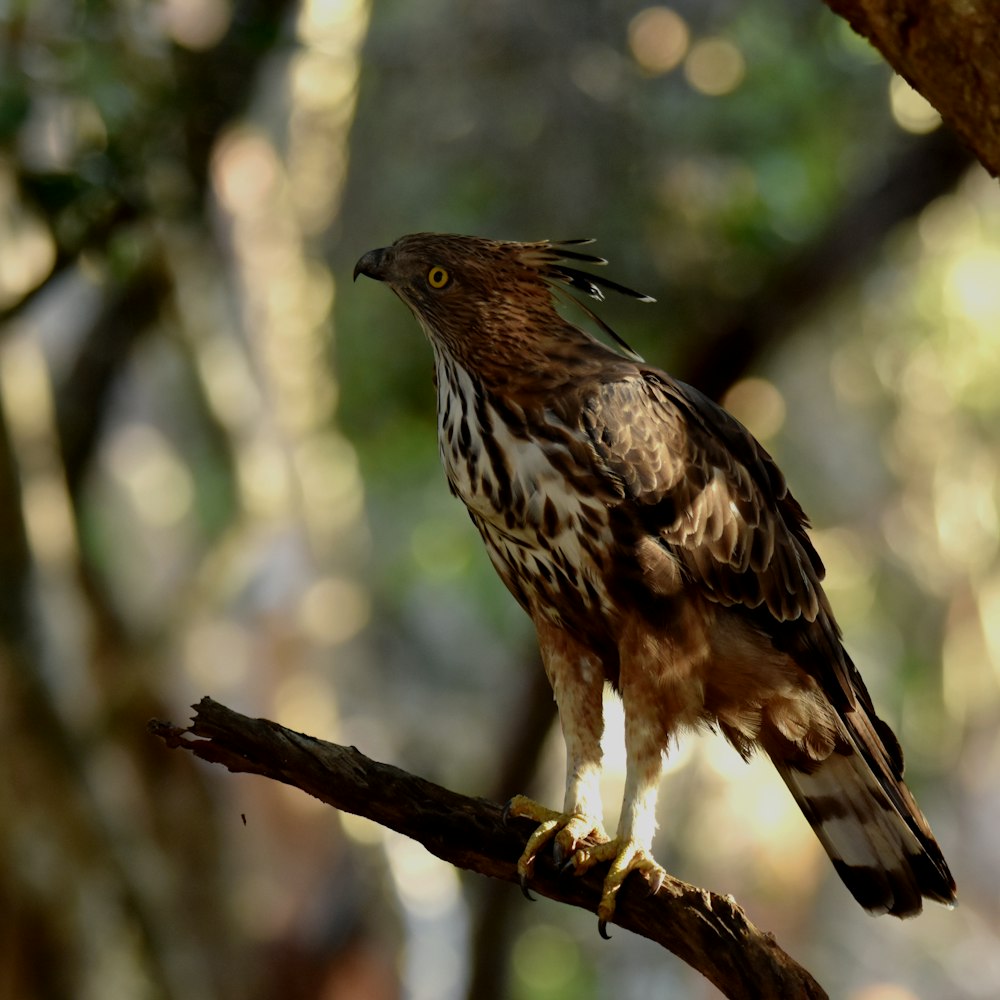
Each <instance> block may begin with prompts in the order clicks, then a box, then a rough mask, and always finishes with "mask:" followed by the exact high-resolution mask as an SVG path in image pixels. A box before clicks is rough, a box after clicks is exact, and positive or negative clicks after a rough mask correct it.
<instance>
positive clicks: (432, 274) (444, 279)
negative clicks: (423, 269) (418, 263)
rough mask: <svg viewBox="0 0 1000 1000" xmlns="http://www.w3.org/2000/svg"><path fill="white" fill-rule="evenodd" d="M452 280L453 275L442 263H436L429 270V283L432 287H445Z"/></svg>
mask: <svg viewBox="0 0 1000 1000" xmlns="http://www.w3.org/2000/svg"><path fill="white" fill-rule="evenodd" d="M449 281H451V275H450V274H449V273H448V272H447V271H446V270H445V269H444V268H443V267H441V265H440V264H435V265H434V266H433V267H432V268H431V269H430V270H429V271H428V272H427V284H428V285H430V286H431V288H444V286H445V285H447V284H448V282H449Z"/></svg>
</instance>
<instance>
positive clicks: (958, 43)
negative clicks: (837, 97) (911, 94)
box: [826, 0, 1000, 176]
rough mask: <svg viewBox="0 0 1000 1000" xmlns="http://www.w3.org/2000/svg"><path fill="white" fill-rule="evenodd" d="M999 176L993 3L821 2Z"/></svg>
mask: <svg viewBox="0 0 1000 1000" xmlns="http://www.w3.org/2000/svg"><path fill="white" fill-rule="evenodd" d="M826 4H827V6H828V7H830V9H831V10H833V11H835V12H836V13H838V14H839V15H840V16H841V17H843V18H844V19H845V20H846V21H847V22H848V23H849V24H850V25H851V27H852V28H853V29H854V30H855V31H856V32H857V33H858V34H859V35H863V36H864V37H865V38H867V39H868V41H870V42H871V43H872V45H874V46H875V47H876V48H877V49H878V50H879V51H880V52H881V53H882V55H883V56H884V57H885V59H886V62H888V63H889V65H890V66H892V68H893V69H894V70H895V71H896V72H897V73H899V75H900V76H902V77H903V78H904V79H906V80H908V81H909V83H910V84H911V85H912V86H913V87H914V88H915V89H916V90H918V91H919V92H920V93H921V94H923V95H924V97H926V98H927V100H928V101H930V102H931V104H933V105H934V107H935V108H937V110H938V111H939V112H940V113H941V117H942V118H943V119H944V120H945V121H946V122H947V123H948V124H949V125H950V126H951V127H952V128H953V129H954V130H955V131H956V132H957V133H958V134H959V135H960V136H961V137H962V139H963V141H964V142H965V143H967V145H968V146H969V148H970V149H971V150H972V151H973V152H974V153H975V154H976V156H978V157H979V160H980V162H981V163H982V164H983V166H984V167H986V169H987V170H988V171H989V172H990V173H991V174H993V175H994V176H997V175H998V174H1000V102H998V101H997V99H996V95H997V92H998V90H1000V45H998V44H997V37H998V35H997V17H998V13H1000V5H998V4H997V0H963V2H962V3H928V2H927V0H826Z"/></svg>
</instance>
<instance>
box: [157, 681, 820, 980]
mask: <svg viewBox="0 0 1000 1000" xmlns="http://www.w3.org/2000/svg"><path fill="white" fill-rule="evenodd" d="M195 713H196V714H195V716H194V719H193V720H192V724H191V726H190V727H189V728H187V729H180V728H178V727H176V726H172V725H170V724H169V723H165V722H155V721H154V722H151V723H150V730H151V731H152V732H153V733H154V734H155V735H157V736H159V737H160V738H161V739H162V740H163V741H164V742H165V743H166V744H167V745H168V746H171V747H181V748H183V749H185V750H189V751H191V752H192V753H193V754H195V755H196V756H198V757H201V758H202V759H203V760H207V761H210V762H212V763H215V764H222V765H223V766H224V767H226V768H228V769H229V770H230V771H233V772H244V773H248V774H260V775H263V776H264V777H268V778H271V779H273V780H275V781H281V782H284V783H285V784H287V785H294V786H295V787H297V788H301V789H302V790H303V791H305V792H308V793H309V794H310V795H312V796H314V797H315V798H317V799H319V800H320V801H322V802H326V803H327V804H328V805H331V806H334V807H335V808H337V809H340V810H343V811H345V812H351V813H356V814H357V815H359V816H366V817H367V818H368V819H371V820H374V821H375V822H376V823H379V824H381V825H382V826H385V827H388V828H389V829H391V830H395V831H397V832H398V833H402V834H404V835H405V836H407V837H411V838H412V839H414V840H416V841H419V842H420V843H421V844H423V845H424V847H426V848H427V850H429V851H430V852H431V853H432V854H435V855H437V857H439V858H442V859H443V860H445V861H447V862H449V863H451V864H453V865H456V866H457V867H459V868H466V869H469V870H470V871H475V872H479V873H480V874H482V875H489V876H492V877H493V878H498V879H503V880H505V881H507V882H514V883H516V882H517V881H518V875H517V859H518V857H519V856H520V854H521V851H522V850H523V848H524V844H525V841H526V840H527V837H528V835H529V834H530V833H531V832H532V829H533V825H532V823H531V822H530V821H529V820H523V819H514V820H511V821H510V823H509V824H505V823H504V821H503V816H502V809H501V807H500V806H499V805H497V804H496V803H494V802H489V801H487V800H486V799H473V798H469V797H468V796H465V795H459V794H457V793H455V792H451V791H449V790H448V789H446V788H442V787H441V786H440V785H435V784H433V783H432V782H430V781H425V780H424V779H423V778H419V777H416V776H414V775H412V774H408V773H407V772H405V771H402V770H400V769H399V768H397V767H392V766H390V765H387V764H379V763H377V762H376V761H373V760H370V759H369V758H367V757H365V756H364V754H362V753H360V752H359V751H358V750H357V749H355V748H354V747H343V746H338V745H337V744H334V743H326V742H324V741H322V740H317V739H315V738H313V737H311V736H305V735H303V734H302V733H296V732H293V731H292V730H290V729H286V728H284V727H283V726H279V725H278V724H277V723H275V722H270V721H268V720H266V719H250V718H248V717H247V716H244V715H240V714H239V713H238V712H234V711H233V710H232V709H229V708H226V707H225V706H224V705H220V704H219V703H218V702H214V701H212V700H211V699H210V698H203V699H202V700H201V702H199V703H198V705H196V706H195ZM531 888H532V890H533V891H535V892H537V893H539V894H540V895H543V896H547V897H549V898H550V899H554V900H556V901H558V902H562V903H568V904H570V905H572V906H579V907H581V908H583V909H586V910H590V911H591V912H594V913H596V911H597V904H598V902H599V899H600V890H601V875H600V873H599V872H590V873H588V874H587V875H585V876H583V877H580V878H576V877H571V876H568V875H565V874H562V873H560V872H559V871H558V869H557V868H556V866H555V864H554V863H553V862H552V861H551V860H550V859H547V858H539V859H538V864H537V868H536V872H535V875H534V877H533V879H532V883H531ZM614 922H615V923H617V924H618V925H620V926H621V927H624V928H627V929H628V930H631V931H634V932H635V933H636V934H641V935H643V937H647V938H649V939H650V940H652V941H655V942H656V943H657V944H660V945H662V946H663V947H664V948H666V949H668V950H669V951H671V952H673V953H674V954H675V955H677V957H678V958H680V959H682V960H683V961H685V962H687V963H688V965H690V966H692V967H693V968H695V969H697V970H698V971H699V972H701V973H702V975H704V976H705V977H706V978H707V979H709V980H710V981H711V982H712V983H714V984H715V985H716V986H717V987H718V988H719V989H720V990H721V991H722V992H723V993H724V994H725V995H726V996H727V997H729V998H731V1000H771V998H773V1000H783V998H786V997H790V996H793V997H797V998H802V1000H820V998H826V993H824V992H823V990H822V988H821V987H820V986H819V985H818V984H817V983H816V981H815V980H814V979H813V978H812V976H810V975H809V973H808V972H807V971H806V970H805V969H803V968H802V967H801V966H799V965H798V964H797V963H796V962H795V961H794V960H793V959H791V958H790V957H789V956H788V955H786V954H785V952H783V951H782V950H781V949H780V948H779V947H778V945H777V944H776V943H775V940H774V938H773V937H772V936H771V935H770V934H766V933H764V932H763V931H760V930H758V928H756V927H755V926H754V925H753V924H752V923H751V922H750V921H749V920H748V919H747V917H746V914H745V913H744V912H743V910H742V909H741V908H740V907H739V906H738V905H737V904H736V903H735V902H734V901H733V899H732V898H731V897H723V896H717V895H715V894H714V893H711V892H708V891H707V890H705V889H699V888H697V887H696V886H692V885H688V884H687V883H685V882H681V881H679V880H677V879H674V878H671V877H668V880H667V882H666V884H665V885H664V886H663V888H661V889H660V891H659V892H658V893H657V894H656V895H655V896H652V895H650V894H649V893H648V892H644V891H643V885H642V883H641V882H639V881H636V880H634V879H633V880H631V881H630V882H629V883H626V885H625V886H624V887H623V889H622V891H621V893H620V895H619V899H618V904H617V909H616V913H615V918H614ZM595 933H596V931H595Z"/></svg>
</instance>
